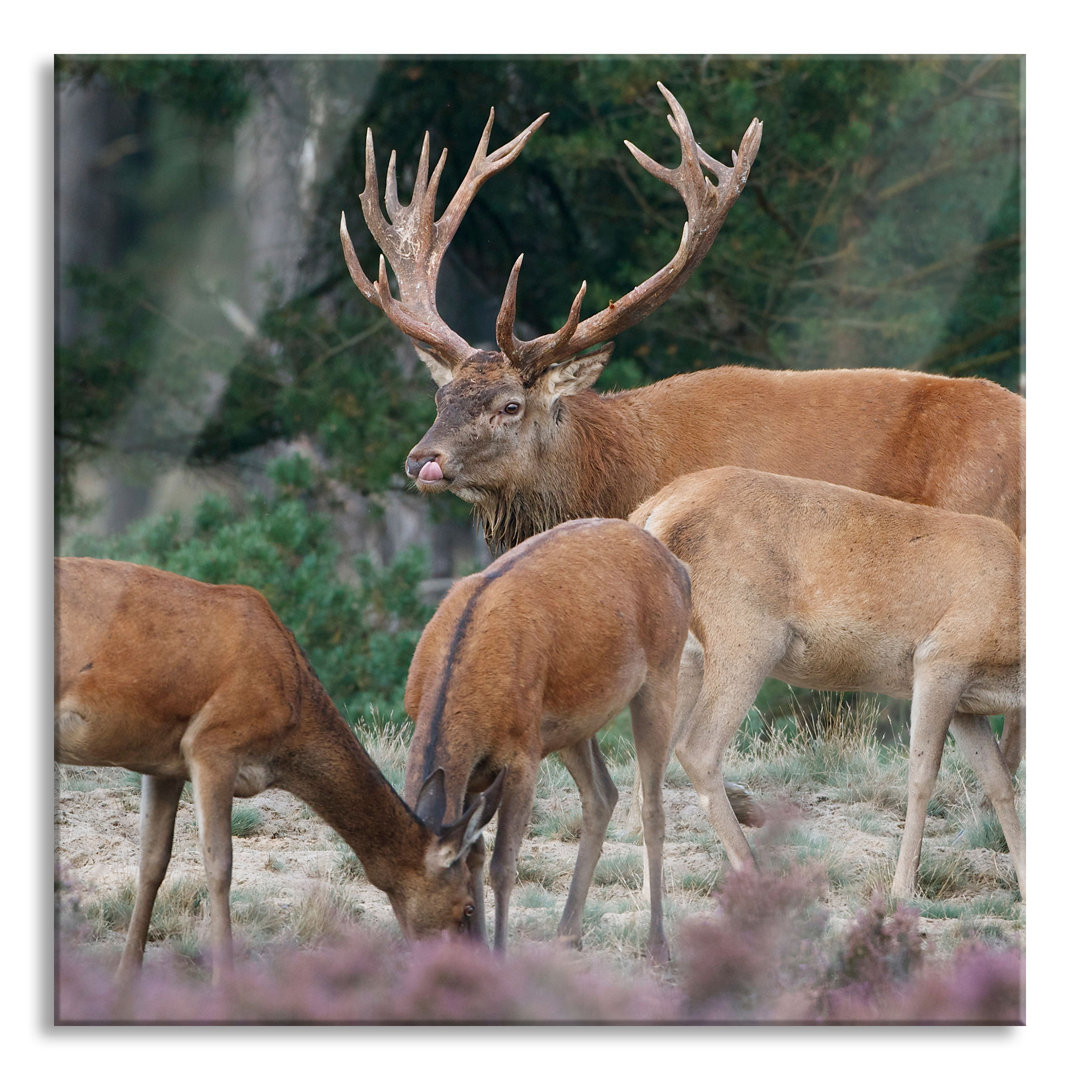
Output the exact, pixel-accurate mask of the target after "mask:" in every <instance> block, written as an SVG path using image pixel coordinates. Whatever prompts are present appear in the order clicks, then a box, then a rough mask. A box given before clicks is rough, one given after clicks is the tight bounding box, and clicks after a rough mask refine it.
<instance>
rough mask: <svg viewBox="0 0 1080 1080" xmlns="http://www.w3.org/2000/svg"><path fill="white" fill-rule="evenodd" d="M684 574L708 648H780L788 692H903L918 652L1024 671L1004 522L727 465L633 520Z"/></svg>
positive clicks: (1013, 542) (1017, 592) (690, 479)
mask: <svg viewBox="0 0 1080 1080" xmlns="http://www.w3.org/2000/svg"><path fill="white" fill-rule="evenodd" d="M634 520H638V521H640V522H641V523H646V522H647V527H648V529H649V530H650V531H651V532H654V533H655V535H657V536H658V537H659V538H660V539H661V540H663V541H664V542H665V543H666V544H668V546H669V547H670V548H671V549H672V551H673V552H674V553H675V554H676V555H677V556H678V557H679V558H681V559H683V560H684V561H686V562H687V563H688V565H689V566H690V567H691V578H692V582H693V596H694V619H693V629H694V632H695V634H699V636H701V637H702V640H703V643H704V644H705V645H706V649H708V647H709V645H708V639H709V637H710V636H712V637H714V638H715V637H716V635H717V631H718V630H719V631H720V632H721V633H722V634H723V635H724V636H725V637H726V638H728V639H730V637H731V634H732V630H731V628H732V627H743V628H745V630H744V632H745V634H746V636H747V637H748V639H753V638H754V636H755V635H757V636H758V637H759V638H762V639H764V640H766V641H783V642H784V644H785V651H784V655H783V660H782V661H781V662H780V664H779V666H778V667H777V668H776V670H775V672H774V674H775V675H776V677H777V678H781V679H784V680H785V681H787V682H790V683H793V684H795V685H802V686H810V687H814V688H820V689H837V690H839V689H852V690H854V689H865V690H875V691H878V692H881V693H890V694H894V695H897V696H905V695H906V694H909V693H910V689H911V679H912V672H913V663H914V659H915V657H916V656H919V657H922V658H930V657H934V658H937V659H939V660H941V661H942V662H944V663H955V664H957V665H961V666H964V667H966V668H971V669H973V670H974V669H975V668H979V669H983V668H985V669H986V670H994V669H1006V668H1015V667H1016V666H1017V665H1018V664H1021V663H1022V657H1023V643H1022V634H1023V631H1022V625H1023V603H1024V601H1023V549H1022V547H1021V545H1020V544H1019V541H1018V540H1017V539H1016V537H1015V536H1014V535H1013V534H1012V533H1011V531H1010V530H1009V529H1008V528H1007V527H1005V526H1004V525H1003V524H1002V523H1001V522H998V521H996V520H994V519H991V518H985V517H979V516H976V515H967V514H955V513H952V512H950V511H945V510H941V509H939V508H936V507H925V506H918V505H911V504H907V503H901V502H897V501H895V500H892V499H886V498H883V497H881V496H875V495H872V494H869V493H867V492H862V491H855V490H852V489H849V488H844V487H840V486H838V485H834V484H827V483H823V482H820V481H810V480H804V479H798V478H794V477H786V476H775V475H772V474H767V473H759V472H754V471H750V470H743V469H734V468H722V469H714V470H708V471H706V472H702V473H699V474H697V475H696V476H687V477H683V478H680V479H679V480H677V481H675V482H674V483H672V484H671V485H669V486H668V487H667V488H665V489H664V490H663V491H662V492H660V493H659V494H658V495H657V496H656V497H654V498H653V499H651V500H649V501H647V502H646V503H645V504H644V505H643V506H642V507H641V508H640V510H639V511H638V512H637V513H635V515H634Z"/></svg>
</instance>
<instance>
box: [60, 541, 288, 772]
mask: <svg viewBox="0 0 1080 1080" xmlns="http://www.w3.org/2000/svg"><path fill="white" fill-rule="evenodd" d="M54 569H55V619H56V635H55V638H56V671H55V686H54V693H55V699H56V715H57V721H56V723H57V730H56V737H57V746H56V752H57V759H58V760H60V761H66V762H69V763H72V764H106V763H111V764H117V765H123V766H125V767H127V768H132V769H136V770H140V765H147V764H148V763H149V762H153V763H154V768H153V769H151V768H149V767H147V768H144V769H141V770H140V771H161V766H160V764H159V763H160V762H162V761H166V760H169V759H170V757H171V758H172V759H174V760H175V761H176V762H179V760H180V756H181V755H180V742H181V739H182V738H183V736H184V734H185V732H186V731H187V728H188V725H189V722H190V721H191V719H192V718H193V717H195V716H196V715H197V714H198V713H199V711H200V710H201V709H203V707H204V706H205V705H206V703H207V702H208V701H210V700H211V699H212V698H215V696H216V697H217V699H218V700H220V699H221V698H222V696H224V695H228V696H230V697H232V698H233V699H235V700H236V701H237V702H241V701H242V702H243V703H244V705H245V707H246V710H247V713H248V715H247V717H246V719H254V718H258V719H260V720H261V721H264V722H265V721H270V722H271V723H270V726H269V727H268V728H267V730H268V731H272V730H273V721H275V720H277V722H278V723H279V724H280V725H281V726H284V725H287V724H288V723H290V722H292V721H294V720H295V719H296V718H297V715H298V711H299V696H300V693H301V687H302V685H303V681H304V677H305V675H304V666H303V660H302V656H301V655H300V654H299V652H298V650H297V648H296V646H295V643H294V642H293V641H292V637H291V635H290V634H289V633H288V631H287V630H285V628H284V627H283V626H282V625H281V623H280V622H279V621H278V619H277V617H276V616H275V615H274V613H273V611H272V610H271V609H270V606H269V604H268V603H267V602H266V600H265V598H264V597H263V596H262V595H261V594H260V593H258V592H257V591H256V590H254V589H250V588H247V587H246V586H232V585H207V584H205V583H203V582H199V581H194V580H192V579H190V578H185V577H182V576H180V575H177V574H171V573H168V572H166V571H162V570H157V569H154V568H152V567H146V566H140V565H136V564H134V563H123V562H113V561H111V560H107V559H81V558H59V559H56V560H55V568H54ZM103 759H104V760H103ZM178 767H179V765H178Z"/></svg>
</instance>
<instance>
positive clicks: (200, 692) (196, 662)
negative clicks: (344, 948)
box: [54, 558, 501, 982]
mask: <svg viewBox="0 0 1080 1080" xmlns="http://www.w3.org/2000/svg"><path fill="white" fill-rule="evenodd" d="M55 582H56V585H55V588H56V599H55V619H56V624H55V630H56V634H55V642H56V672H55V688H54V693H55V750H54V753H55V758H56V760H57V761H58V762H60V763H61V764H67V765H96V766H106V765H113V766H120V767H122V768H125V769H130V770H132V771H133V772H139V773H142V774H143V780H142V809H141V814H140V852H139V870H138V884H137V890H136V895H135V908H134V911H133V913H132V917H131V922H130V924H129V926H128V933H127V942H126V944H125V946H124V953H123V957H122V959H121V961H120V967H119V970H118V977H119V978H120V980H121V981H123V982H128V981H130V979H131V978H132V976H134V975H135V973H136V972H137V971H138V969H139V967H140V966H141V964H142V959H143V951H144V949H145V946H146V935H147V930H148V929H149V926H150V915H151V912H152V911H153V907H154V899H155V897H156V896H157V892H158V889H159V887H160V885H161V882H162V880H163V879H164V876H165V871H166V868H167V867H168V864H169V858H170V855H171V853H172V845H173V828H174V824H175V821H176V810H177V806H178V804H179V801H180V793H181V790H182V788H183V786H184V783H185V781H187V780H190V781H191V784H192V789H193V797H194V802H195V814H196V819H197V822H198V827H199V837H200V841H201V844H202V852H203V862H204V865H205V868H206V876H207V883H208V891H209V905H210V924H211V938H212V954H213V965H214V967H213V977H214V979H215V981H217V980H220V978H221V977H222V975H223V974H224V973H225V972H227V971H228V970H229V969H230V968H231V966H232V930H231V926H230V917H229V884H230V881H231V877H232V834H231V827H230V820H231V808H232V800H233V796H234V795H239V796H250V795H256V794H258V793H259V792H260V791H263V790H265V789H266V788H268V787H278V788H283V789H285V790H286V791H290V792H292V793H293V794H294V795H296V796H297V797H298V798H300V799H302V800H303V801H304V802H305V803H307V804H308V806H310V807H311V808H312V809H313V810H314V811H315V812H316V813H317V814H319V815H320V817H322V818H323V819H324V820H325V821H326V822H327V823H328V824H329V825H331V826H332V827H333V828H334V829H336V830H337V832H338V833H339V834H340V835H341V837H342V838H343V839H344V840H346V841H347V842H348V844H349V846H350V847H351V848H352V849H353V851H355V852H356V854H357V857H358V858H359V859H360V862H361V864H362V865H363V867H364V870H365V872H366V874H367V876H368V880H369V881H371V883H372V884H373V885H375V886H377V887H378V888H380V889H382V890H383V892H385V893H386V894H387V896H388V897H389V899H390V904H391V906H392V907H393V910H394V914H395V915H396V916H397V920H398V922H399V924H400V925H401V928H402V930H403V932H404V933H405V935H406V936H407V937H410V938H415V937H424V936H428V935H431V934H434V933H438V932H441V931H451V932H454V933H461V932H465V931H467V929H468V925H469V921H470V919H471V918H472V917H473V915H474V912H475V906H476V898H475V897H474V895H473V892H472V885H473V878H474V876H475V866H474V865H472V864H475V862H476V860H477V858H479V859H480V860H481V861H482V860H483V840H482V839H481V838H480V830H481V829H482V828H483V827H484V825H486V824H487V822H488V821H490V820H491V817H492V815H493V814H494V813H495V810H496V809H497V808H498V802H499V792H500V789H501V779H499V778H496V780H495V782H494V783H493V784H492V785H491V787H490V788H488V790H486V791H484V792H482V793H479V795H478V797H477V798H476V799H475V801H474V802H473V803H472V805H471V806H470V808H469V811H468V813H466V814H465V815H463V816H462V817H461V818H460V819H458V820H456V821H453V822H451V823H449V824H447V825H446V826H444V825H443V819H442V813H441V807H442V805H443V803H444V802H445V796H444V787H443V784H444V781H443V776H442V774H441V773H439V772H437V771H436V772H435V773H433V774H432V775H431V776H429V777H427V779H426V780H425V781H424V783H423V784H422V785H417V787H418V789H419V790H418V791H417V792H414V801H415V803H416V804H417V813H416V814H414V813H413V811H412V810H410V809H409V807H408V806H407V805H406V804H405V802H404V801H403V800H402V799H401V798H400V797H399V796H398V794H397V792H395V791H394V789H393V787H391V785H390V783H389V782H388V781H387V780H386V778H385V777H384V776H383V775H382V773H381V772H380V771H379V769H378V767H377V766H376V765H375V763H374V762H373V761H372V760H371V758H370V757H368V755H367V753H365V751H364V749H363V747H362V746H361V745H360V743H359V742H358V741H357V738H356V736H355V735H354V734H353V732H352V731H351V730H350V729H349V727H348V725H347V724H346V723H345V721H344V720H342V719H341V717H340V716H339V715H338V712H337V710H336V709H335V708H334V705H333V702H332V701H331V700H330V697H329V695H328V694H327V693H326V691H325V690H324V689H323V686H322V684H321V683H320V682H319V680H318V679H317V678H316V676H315V673H314V672H313V671H312V669H311V666H310V664H309V663H308V661H307V658H306V656H305V655H304V653H303V652H302V650H301V649H300V647H299V645H297V643H296V641H295V639H294V638H293V636H292V634H291V633H290V632H289V631H288V630H287V629H286V628H285V627H284V626H283V625H282V623H281V621H280V620H279V619H278V618H277V616H276V615H275V614H274V612H273V611H272V610H271V608H270V605H269V604H268V603H267V602H266V599H265V598H264V597H263V596H262V594H261V593H259V592H257V591H256V590H255V589H251V588H248V587H247V586H242V585H207V584H204V583H203V582H200V581H193V580H191V579H190V578H185V577H181V576H179V575H177V574H170V573H167V572H165V571H163V570H157V569H153V568H151V567H147V566H139V565H136V564H134V563H123V562H112V561H110V560H107V559H81V558H60V559H56V560H55ZM434 805H437V806H438V807H440V811H439V820H438V822H437V823H435V824H434V825H433V826H432V827H429V825H428V824H425V821H424V820H422V815H423V814H424V813H425V812H427V813H430V812H431V808H432V806H434Z"/></svg>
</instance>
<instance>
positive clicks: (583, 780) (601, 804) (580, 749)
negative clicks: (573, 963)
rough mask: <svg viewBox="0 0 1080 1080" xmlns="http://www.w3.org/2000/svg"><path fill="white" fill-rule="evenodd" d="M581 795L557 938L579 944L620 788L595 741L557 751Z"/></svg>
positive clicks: (592, 739)
mask: <svg viewBox="0 0 1080 1080" xmlns="http://www.w3.org/2000/svg"><path fill="white" fill-rule="evenodd" d="M559 757H561V758H562V760H563V762H564V764H565V765H566V768H567V769H568V770H569V772H570V775H571V776H572V777H573V778H574V783H575V784H577V788H578V792H579V794H580V795H581V839H580V840H579V841H578V853H577V859H576V861H575V862H574V874H573V877H572V878H571V879H570V892H569V894H568V895H567V898H566V906H565V907H564V908H563V914H562V918H561V919H560V920H559V929H558V931H557V933H558V936H559V938H561V939H563V940H565V941H567V942H569V943H570V944H572V945H580V944H581V925H582V920H583V917H584V914H585V897H586V895H587V894H588V891H589V886H590V885H591V884H592V878H593V873H594V871H595V870H596V864H597V862H598V861H599V859H600V852H601V850H602V849H603V846H604V836H605V834H606V832H607V826H608V822H609V821H610V820H611V815H612V812H613V811H614V809H615V802H616V800H617V799H618V797H619V789H618V788H617V787H616V786H615V782H614V781H613V780H612V779H611V775H610V774H609V773H608V771H607V766H606V765H605V764H604V759H603V757H602V756H601V754H600V747H599V746H598V745H597V742H596V739H595V738H591V739H585V740H583V741H582V742H579V743H575V744H574V745H573V746H568V747H565V748H564V749H562V750H560V751H559Z"/></svg>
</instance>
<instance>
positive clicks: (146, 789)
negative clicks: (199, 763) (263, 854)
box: [116, 775, 184, 983]
mask: <svg viewBox="0 0 1080 1080" xmlns="http://www.w3.org/2000/svg"><path fill="white" fill-rule="evenodd" d="M183 788H184V781H183V779H178V778H176V777H171V776H170V777H166V776H145V775H144V776H143V778H142V799H141V803H140V806H139V875H138V882H137V884H136V887H135V907H134V910H133V911H132V913H131V922H130V923H128V932H127V939H126V941H125V943H124V954H123V956H122V957H121V958H120V966H119V967H118V968H117V971H116V978H117V980H118V981H120V982H122V983H126V982H130V980H131V979H132V978H133V976H134V975H135V973H136V972H137V971H138V970H139V968H140V967H141V966H142V960H143V953H144V951H145V949H146V935H147V933H148V931H149V929H150V916H151V914H152V913H153V910H154V901H155V899H156V898H157V894H158V889H160V888H161V883H162V881H164V880H165V871H166V869H167V868H168V865H169V859H170V857H171V856H172V847H173V831H174V829H175V826H176V810H177V807H178V806H179V805H180V792H181V791H182V790H183Z"/></svg>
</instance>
